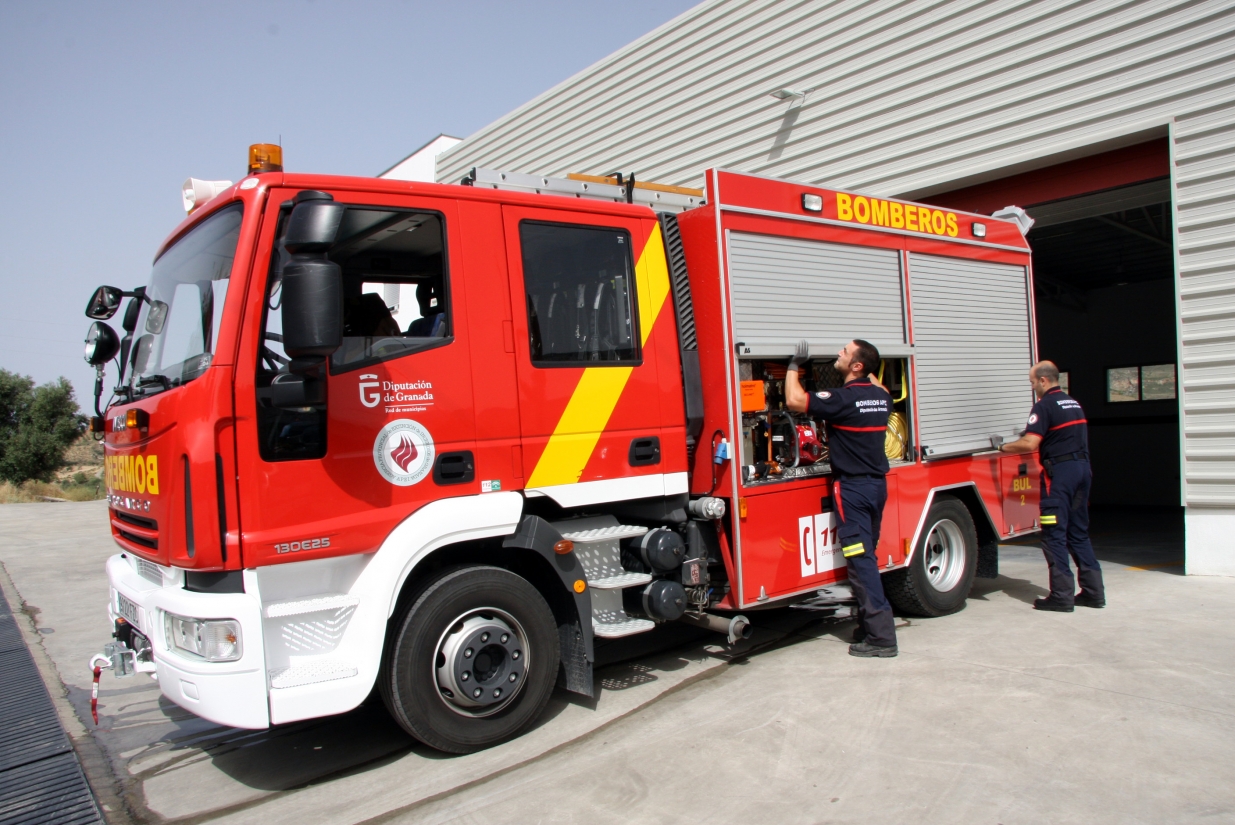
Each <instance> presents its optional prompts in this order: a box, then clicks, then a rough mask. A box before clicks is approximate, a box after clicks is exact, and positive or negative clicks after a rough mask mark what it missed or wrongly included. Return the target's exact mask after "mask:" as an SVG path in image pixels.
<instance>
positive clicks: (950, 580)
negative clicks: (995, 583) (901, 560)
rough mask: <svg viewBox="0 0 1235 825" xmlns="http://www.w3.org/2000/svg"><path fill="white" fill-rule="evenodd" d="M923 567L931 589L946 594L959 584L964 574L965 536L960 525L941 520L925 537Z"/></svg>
mask: <svg viewBox="0 0 1235 825" xmlns="http://www.w3.org/2000/svg"><path fill="white" fill-rule="evenodd" d="M922 550H923V559H922V561H923V566H924V567H925V569H926V579H927V581H929V582H930V583H931V587H933V588H935V590H938V591H940V592H942V593H946V592H947V591H949V590H951V589H952V588H954V587H956V585H957V584H958V583H960V580H961V577H962V576H963V575H964V574H965V536H964V534H963V533H962V532H961V528H960V525H958V524H957V523H956V522H954V521H952V520H951V519H941V520H940V521H938V522H936V523H935V526H933V527H932V528H931V531H930V532H929V533H927V535H926V545H925V546H924V547H923V548H922Z"/></svg>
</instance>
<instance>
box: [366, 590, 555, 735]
mask: <svg viewBox="0 0 1235 825" xmlns="http://www.w3.org/2000/svg"><path fill="white" fill-rule="evenodd" d="M390 644H391V648H390V650H389V651H388V655H387V656H386V657H385V664H384V666H383V673H382V676H381V685H380V686H381V688H382V691H381V692H382V699H383V700H384V701H385V703H386V707H387V709H388V710H389V711H390V714H391V715H392V716H393V717H394V718H395V720H396V721H397V722H398V723H399V724H400V725H401V726H402V727H403V729H404V730H406V731H407V732H408V733H410V734H411V735H412V736H415V737H416V738H417V739H419V740H420V741H422V742H424V743H425V744H426V745H429V746H431V747H434V748H437V749H438V750H442V751H446V752H448V753H471V752H472V751H477V750H481V749H483V748H487V747H489V746H490V745H495V744H497V743H498V742H501V741H503V740H505V739H509V738H511V737H513V736H517V735H518V734H520V733H522V732H523V730H524V729H526V728H527V727H528V726H529V725H531V724H532V723H533V722H535V721H536V718H537V717H538V716H540V713H541V711H542V710H544V707H545V703H546V702H548V701H549V695H550V694H551V693H552V691H553V683H554V680H555V677H556V676H557V671H558V659H559V655H558V634H557V626H556V624H555V623H554V620H553V614H552V612H551V611H550V610H549V605H548V604H546V603H545V600H544V597H543V596H541V595H540V593H539V592H538V591H537V590H536V588H534V587H532V585H531V584H529V583H528V582H527V580H525V579H523V578H521V577H519V576H516V575H515V574H514V573H511V572H510V571H508V570H502V569H501V568H497V567H465V568H461V569H458V570H453V571H450V572H448V573H446V574H445V575H443V576H442V577H441V578H439V579H438V580H437V581H435V582H433V583H432V584H430V585H429V586H428V587H426V588H425V589H424V591H423V592H422V593H421V594H420V595H419V596H418V597H417V598H416V599H415V600H414V601H413V603H412V606H411V607H410V608H409V609H408V610H407V612H406V613H405V614H404V616H403V618H402V621H401V622H400V623H399V626H398V628H397V629H396V631H395V633H394V634H393V636H392V638H391V642H390Z"/></svg>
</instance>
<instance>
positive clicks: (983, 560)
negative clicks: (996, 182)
mask: <svg viewBox="0 0 1235 825" xmlns="http://www.w3.org/2000/svg"><path fill="white" fill-rule="evenodd" d="M973 575H974V577H975V578H979V579H997V578H999V541H998V540H995V541H984V542H982V543H981V544H979V545H978V566H977V568H976V569H975V570H974V573H973Z"/></svg>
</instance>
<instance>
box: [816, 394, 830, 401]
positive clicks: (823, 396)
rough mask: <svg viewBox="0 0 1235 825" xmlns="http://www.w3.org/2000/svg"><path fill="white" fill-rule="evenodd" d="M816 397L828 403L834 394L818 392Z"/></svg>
mask: <svg viewBox="0 0 1235 825" xmlns="http://www.w3.org/2000/svg"><path fill="white" fill-rule="evenodd" d="M815 397H816V398H818V399H819V400H821V401H827V400H828V399H829V398H831V397H832V393H830V392H817V393H815Z"/></svg>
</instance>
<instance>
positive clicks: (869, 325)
mask: <svg viewBox="0 0 1235 825" xmlns="http://www.w3.org/2000/svg"><path fill="white" fill-rule="evenodd" d="M727 236H728V238H727V240H728V247H729V282H730V285H731V289H732V300H733V325H734V334H735V337H734V341H735V342H741V343H742V344H744V348H743V349H742V351H741V354H743V355H753V356H774V357H781V356H786V355H789V354H791V353H792V350H793V345H794V344H795V343H796V342H797V341H798V340H799V339H801V338H805V339H806V340H807V341H809V342H810V345H811V352H812V353H815V354H820V353H823V354H831V353H833V352H835V351H836V350H838V349H840V347H841V346H843V345H844V344H845V343H846V342H848V341H851V340H853V339H854V338H864V339H866V340H868V341H870V342H871V343H872V344H874V345H875V346H877V347H879V348H880V349H881V350H886V351H888V353H889V354H893V353H896V352H897V351H900V352H902V353H903V351H904V350H905V320H904V316H905V313H904V297H903V295H902V289H901V266H900V260H901V258H900V252H898V251H897V250H894V249H872V248H870V247H863V246H849V245H846V244H834V243H824V242H822V241H808V240H801V239H798V238H782V237H774V236H771V235H754V234H750V233H746V232H728V233H727ZM747 350H749V352H748V351H747Z"/></svg>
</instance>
